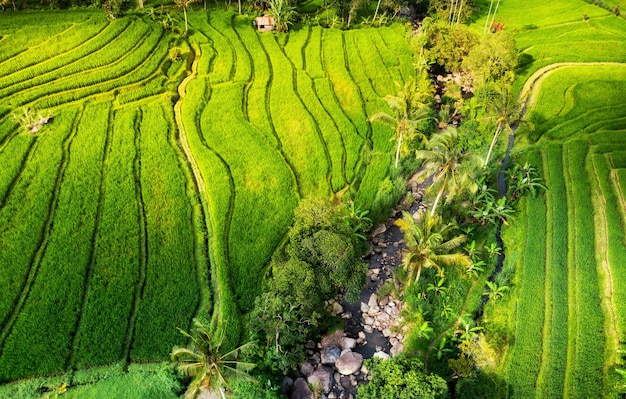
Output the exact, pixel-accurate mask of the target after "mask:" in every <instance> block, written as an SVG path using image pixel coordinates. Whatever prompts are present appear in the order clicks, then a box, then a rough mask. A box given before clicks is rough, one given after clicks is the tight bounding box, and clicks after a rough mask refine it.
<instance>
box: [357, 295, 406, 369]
mask: <svg viewBox="0 0 626 399" xmlns="http://www.w3.org/2000/svg"><path fill="white" fill-rule="evenodd" d="M401 309H402V302H401V301H400V300H398V299H394V298H392V297H390V296H389V295H385V296H383V297H382V298H380V300H379V299H378V297H377V296H376V294H372V295H371V296H370V298H369V300H368V302H367V303H365V302H361V314H362V316H361V324H362V325H363V330H364V331H365V332H367V333H372V332H373V330H378V331H380V332H381V333H382V334H383V336H384V337H385V338H389V343H390V344H391V350H390V354H391V356H395V355H397V354H398V353H400V352H402V351H403V350H404V346H403V344H402V339H403V338H404V335H403V333H402V332H398V330H399V329H400V325H401V324H402V317H401V316H400V310H401ZM363 336H365V334H363ZM376 349H378V348H376ZM376 353H377V354H378V355H379V356H380V357H383V358H386V357H389V356H388V355H386V354H385V353H380V350H379V351H378V352H376ZM385 355H386V356H385ZM375 356H376V355H375Z"/></svg>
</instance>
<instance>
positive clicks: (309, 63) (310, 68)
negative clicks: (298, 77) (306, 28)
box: [304, 26, 327, 79]
mask: <svg viewBox="0 0 626 399" xmlns="http://www.w3.org/2000/svg"><path fill="white" fill-rule="evenodd" d="M323 60H324V56H323V50H322V27H321V26H314V27H312V28H311V31H310V32H309V40H308V44H307V46H306V48H305V49H304V66H305V69H306V72H307V73H308V74H309V77H311V79H317V78H327V76H326V72H325V71H324V64H323Z"/></svg>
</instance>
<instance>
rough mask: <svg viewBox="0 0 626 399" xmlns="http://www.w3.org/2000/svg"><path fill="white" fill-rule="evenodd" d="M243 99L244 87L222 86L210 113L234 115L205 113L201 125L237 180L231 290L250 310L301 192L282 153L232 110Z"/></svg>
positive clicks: (231, 237) (230, 258)
mask: <svg viewBox="0 0 626 399" xmlns="http://www.w3.org/2000/svg"><path fill="white" fill-rule="evenodd" d="M242 96H243V85H242V84H240V83H234V84H223V85H220V86H218V87H216V88H215V89H214V90H213V92H212V95H211V98H210V100H209V102H208V104H207V110H210V109H231V112H225V113H219V114H217V115H216V114H215V113H210V112H207V111H205V112H203V113H202V115H201V119H200V122H201V131H202V135H203V137H204V139H205V141H206V143H207V145H208V146H209V147H210V148H212V149H213V150H214V151H215V152H216V153H218V154H219V155H220V157H221V158H222V159H223V161H224V162H225V164H226V165H228V168H229V170H230V174H231V175H232V179H233V185H234V190H235V192H234V194H235V196H234V203H233V209H232V220H230V221H226V222H227V223H229V224H227V225H223V227H222V228H223V229H224V231H225V232H226V234H228V261H229V275H230V278H231V279H232V280H231V285H232V287H233V290H234V292H235V293H236V294H237V296H238V298H237V299H238V301H239V304H240V306H241V307H242V308H243V309H249V307H251V306H252V303H253V301H254V297H255V296H256V295H257V294H258V292H260V283H261V276H262V275H263V273H264V265H265V263H266V261H267V260H269V258H270V256H271V254H272V252H273V250H274V248H275V247H276V246H277V245H278V243H279V242H280V240H281V239H282V237H283V235H284V234H285V232H286V229H287V227H288V225H289V221H290V219H291V213H292V209H293V207H294V206H295V192H294V187H293V180H292V179H291V175H290V173H289V170H288V169H287V168H286V167H285V164H284V163H283V162H282V160H281V159H280V157H279V156H278V154H277V153H276V152H275V151H273V150H272V148H271V147H269V146H268V144H267V143H266V142H265V140H263V138H262V137H261V136H259V135H258V134H256V132H255V131H254V129H252V127H251V126H250V125H249V124H248V123H247V122H246V120H245V118H244V117H243V113H242V110H241V108H236V107H233V106H231V105H230V104H231V103H235V104H237V103H238V104H241V99H242ZM253 221H263V223H262V224H257V223H253ZM251 276H258V278H251Z"/></svg>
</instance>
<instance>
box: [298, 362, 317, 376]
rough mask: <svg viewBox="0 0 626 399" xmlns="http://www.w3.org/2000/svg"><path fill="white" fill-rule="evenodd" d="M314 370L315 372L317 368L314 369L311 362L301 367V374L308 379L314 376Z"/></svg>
mask: <svg viewBox="0 0 626 399" xmlns="http://www.w3.org/2000/svg"><path fill="white" fill-rule="evenodd" d="M314 370H315V367H313V365H312V364H311V363H309V362H304V363H302V364H301V365H300V374H302V375H303V376H305V377H308V376H310V375H311V374H313V371H314Z"/></svg>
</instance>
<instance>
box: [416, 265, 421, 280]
mask: <svg viewBox="0 0 626 399" xmlns="http://www.w3.org/2000/svg"><path fill="white" fill-rule="evenodd" d="M420 274H422V264H421V263H420V265H419V267H418V268H417V276H415V282H416V283H417V282H418V281H420Z"/></svg>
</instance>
